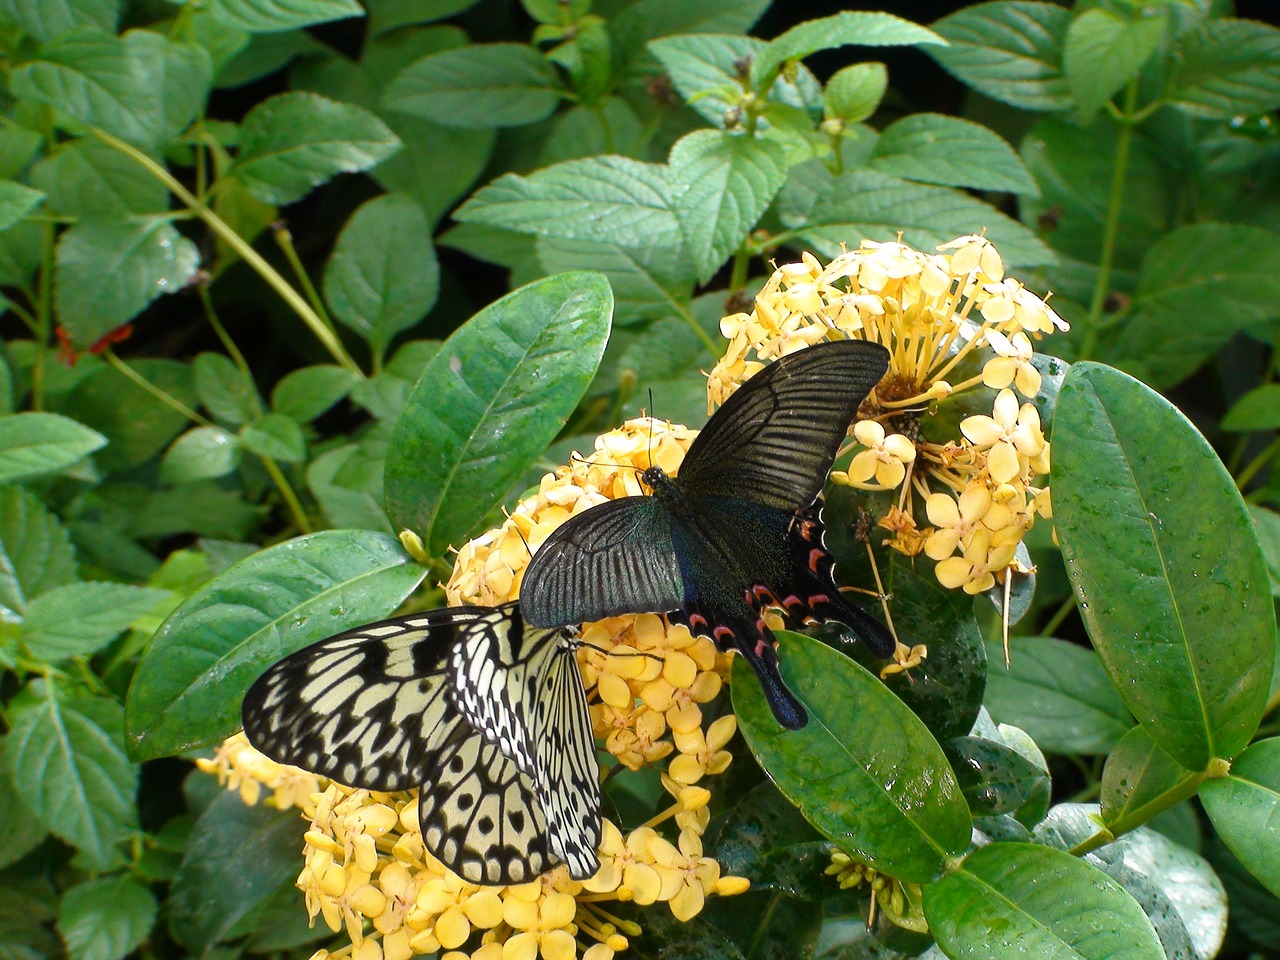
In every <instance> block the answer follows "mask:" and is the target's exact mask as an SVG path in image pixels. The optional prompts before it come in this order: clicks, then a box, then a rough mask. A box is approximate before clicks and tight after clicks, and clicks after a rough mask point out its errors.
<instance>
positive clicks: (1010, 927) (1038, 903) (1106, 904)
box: [924, 843, 1164, 960]
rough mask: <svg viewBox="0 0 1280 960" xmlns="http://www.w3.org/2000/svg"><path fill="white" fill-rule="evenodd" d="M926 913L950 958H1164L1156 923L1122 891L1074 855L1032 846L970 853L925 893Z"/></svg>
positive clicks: (1005, 845)
mask: <svg viewBox="0 0 1280 960" xmlns="http://www.w3.org/2000/svg"><path fill="white" fill-rule="evenodd" d="M924 912H925V917H926V918H927V919H928V921H929V929H930V931H931V932H932V933H933V935H934V936H935V937H936V938H937V940H938V944H939V946H941V947H942V949H943V950H944V951H945V952H946V954H947V956H949V957H951V958H952V960H962V958H963V960H968V958H974V960H977V958H979V957H980V958H983V960H1014V958H1019V960H1021V958H1024V957H1027V956H1043V957H1050V956H1052V957H1060V958H1064V960H1065V958H1071V960H1164V951H1163V950H1162V949H1161V947H1160V940H1159V939H1158V938H1157V937H1156V932H1155V930H1154V929H1153V928H1152V926H1151V921H1150V920H1148V919H1147V917H1146V915H1145V914H1144V913H1143V912H1142V908H1141V907H1139V906H1138V904H1137V903H1136V902H1135V901H1134V899H1133V898H1132V897H1131V896H1129V894H1128V893H1126V892H1125V890H1124V888H1123V887H1121V886H1120V885H1119V884H1118V883H1116V882H1115V881H1114V880H1112V879H1111V878H1110V877H1108V876H1107V875H1106V874H1105V873H1103V872H1102V871H1101V870H1099V869H1098V868H1097V867H1094V866H1090V865H1089V864H1087V863H1084V862H1082V861H1080V860H1078V859H1076V858H1075V857H1073V856H1071V855H1070V854H1067V853H1063V852H1062V851H1061V850H1053V849H1050V848H1048V847H1041V846H1037V845H1035V844H1031V843H993V844H991V845H990V846H986V847H982V848H981V849H979V850H976V851H975V852H973V853H971V854H970V855H969V856H968V857H966V858H965V861H964V866H962V867H961V868H960V869H959V870H957V871H955V872H954V873H950V874H948V875H947V876H945V877H943V878H942V879H941V880H939V881H938V882H937V883H934V884H930V885H928V886H926V887H925V890H924ZM1101 917H1106V918H1107V920H1106V922H1105V923H1102V922H1100V920H1099V918H1101Z"/></svg>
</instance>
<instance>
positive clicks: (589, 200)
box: [453, 157, 680, 247]
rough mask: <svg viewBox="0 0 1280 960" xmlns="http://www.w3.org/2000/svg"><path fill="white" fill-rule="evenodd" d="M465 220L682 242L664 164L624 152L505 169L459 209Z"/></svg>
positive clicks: (618, 240)
mask: <svg viewBox="0 0 1280 960" xmlns="http://www.w3.org/2000/svg"><path fill="white" fill-rule="evenodd" d="M453 216H454V219H455V220H458V221H460V222H462V223H482V224H487V225H489V226H492V227H503V228H504V229H507V230H516V231H519V232H520V233H532V234H535V235H539V236H546V237H562V238H564V239H567V240H590V241H604V242H606V243H613V244H618V245H620V246H624V247H646V246H650V245H652V246H661V245H669V244H673V243H678V242H679V238H680V225H679V222H678V221H677V220H676V216H675V213H674V212H673V211H672V209H671V188H670V185H669V183H668V181H667V178H666V171H665V169H664V168H663V167H660V166H658V165H656V164H651V163H640V162H639V161H638V160H630V159H628V158H626V157H592V158H590V159H586V160H571V161H569V162H568V163H561V164H557V165H556V166H554V167H550V168H548V169H546V170H539V171H537V172H535V173H532V174H530V175H529V176H527V177H525V176H519V175H517V174H510V173H509V174H506V175H505V176H502V177H499V178H498V179H497V180H494V181H493V182H492V183H490V184H489V185H487V186H485V187H482V188H481V189H479V190H477V191H476V192H475V194H474V195H472V197H471V199H469V200H468V201H467V202H466V203H464V204H463V205H462V206H461V207H459V208H458V209H457V210H456V211H454V214H453Z"/></svg>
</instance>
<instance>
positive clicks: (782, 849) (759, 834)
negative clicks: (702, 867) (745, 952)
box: [709, 782, 833, 902]
mask: <svg viewBox="0 0 1280 960" xmlns="http://www.w3.org/2000/svg"><path fill="white" fill-rule="evenodd" d="M831 848H832V847H831V843H830V841H827V840H824V839H822V837H821V835H820V834H819V833H818V832H817V831H816V830H814V829H813V827H812V826H810V825H809V822H808V821H807V820H805V819H804V817H802V816H801V815H800V811H799V810H797V809H796V808H795V807H793V806H792V805H791V803H790V802H789V801H788V800H787V798H786V797H784V796H783V795H782V794H781V793H780V792H779V791H778V788H777V787H775V786H774V785H773V784H772V783H767V782H766V783H762V784H760V785H759V786H757V787H754V788H752V789H751V790H750V791H749V792H748V793H747V794H746V795H745V796H744V797H742V799H741V800H739V801H738V802H737V803H736V804H734V807H733V809H732V810H730V811H729V813H728V815H727V816H726V817H725V820H724V822H723V823H722V824H721V826H720V830H719V833H718V834H716V842H715V847H714V848H713V849H712V850H711V851H710V854H709V855H710V856H711V857H712V858H713V859H715V861H716V862H717V863H719V864H720V872H721V874H722V875H724V876H730V875H732V876H737V877H750V878H751V889H752V890H772V891H777V892H779V893H783V894H785V895H786V896H788V897H800V898H803V899H805V900H822V899H823V898H825V897H826V896H829V895H831V894H832V892H833V890H832V886H833V884H832V880H831V877H830V876H829V875H828V874H827V872H826V868H827V867H828V866H829V865H830V863H831V860H830V857H829V856H828V854H829V852H830V850H831ZM730 902H732V901H730Z"/></svg>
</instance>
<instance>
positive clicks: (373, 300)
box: [324, 194, 440, 362]
mask: <svg viewBox="0 0 1280 960" xmlns="http://www.w3.org/2000/svg"><path fill="white" fill-rule="evenodd" d="M439 292H440V265H439V264H438V263H437V261H436V253H435V247H434V246H433V245H432V243H431V225H430V224H429V223H428V222H427V217H426V214H425V213H423V211H422V208H421V207H419V206H418V205H417V204H416V203H415V202H414V201H413V200H411V199H409V198H408V197H406V196H403V195H397V194H386V195H384V196H381V197H377V198H375V199H373V200H370V201H368V202H367V203H365V204H364V205H363V206H361V207H360V208H359V209H357V210H356V212H355V213H354V214H352V216H351V219H350V220H348V221H347V224H346V226H345V227H343V228H342V233H340V234H339V235H338V242H337V244H336V245H335V246H334V249H333V253H332V254H331V255H330V256H329V260H328V262H327V263H326V264H325V268H324V298H325V300H326V301H327V302H328V304H329V309H330V310H332V311H333V315H334V317H335V318H336V319H337V320H339V321H341V322H342V323H344V324H345V325H346V326H348V327H350V328H351V329H352V330H354V331H356V333H358V334H360V336H362V337H363V338H364V339H365V340H366V341H367V342H368V343H369V345H370V348H371V349H372V351H373V355H374V356H375V357H377V358H378V360H379V362H380V361H381V359H382V357H383V355H384V354H385V352H386V349H387V345H388V344H389V343H390V342H391V340H392V338H393V337H395V335H396V334H398V333H401V332H403V331H405V330H408V329H409V328H410V327H412V326H413V325H414V324H416V323H417V322H418V321H419V320H421V319H422V317H423V316H425V315H426V313H427V311H429V310H430V309H431V307H432V306H433V305H434V304H435V301H436V297H437V295H438V294H439Z"/></svg>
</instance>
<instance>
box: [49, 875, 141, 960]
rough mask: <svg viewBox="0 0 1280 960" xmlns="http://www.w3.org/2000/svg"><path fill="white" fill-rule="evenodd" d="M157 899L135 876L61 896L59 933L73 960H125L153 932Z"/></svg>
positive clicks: (106, 880)
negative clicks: (123, 959)
mask: <svg viewBox="0 0 1280 960" xmlns="http://www.w3.org/2000/svg"><path fill="white" fill-rule="evenodd" d="M156 909H157V904H156V898H155V895H154V894H152V892H151V891H150V889H148V888H147V887H146V886H145V885H144V884H141V883H139V882H138V881H137V880H134V879H133V878H132V877H106V878H104V879H101V880H87V881H85V882H84V883H79V884H76V886H74V887H71V888H70V889H69V890H67V892H66V893H64V894H63V896H62V903H61V904H60V905H59V907H58V931H59V932H60V933H61V934H62V940H63V942H64V943H65V944H66V945H67V956H68V957H69V958H70V960H122V958H124V957H126V956H128V955H129V954H131V953H133V951H134V950H135V949H136V948H137V947H138V945H139V944H141V943H142V941H143V940H145V939H146V938H147V936H148V934H150V933H151V928H152V927H153V926H154V925H155V922H156Z"/></svg>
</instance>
